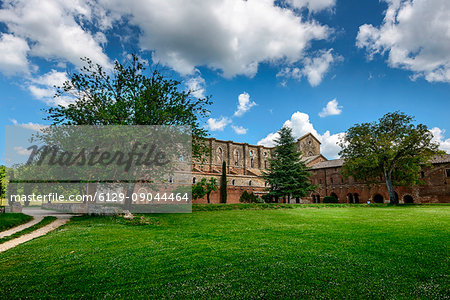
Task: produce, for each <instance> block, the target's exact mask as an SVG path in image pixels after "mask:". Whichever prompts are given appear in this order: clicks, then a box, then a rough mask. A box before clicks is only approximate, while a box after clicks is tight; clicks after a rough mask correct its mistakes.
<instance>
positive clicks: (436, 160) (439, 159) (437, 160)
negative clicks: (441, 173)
mask: <svg viewBox="0 0 450 300" xmlns="http://www.w3.org/2000/svg"><path fill="white" fill-rule="evenodd" d="M448 162H450V154H444V155H436V156H435V157H433V159H432V160H431V163H432V164H443V163H448Z"/></svg>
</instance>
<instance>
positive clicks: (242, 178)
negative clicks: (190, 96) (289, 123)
mask: <svg viewBox="0 0 450 300" xmlns="http://www.w3.org/2000/svg"><path fill="white" fill-rule="evenodd" d="M207 143H208V146H209V148H210V149H211V154H210V155H209V157H207V158H206V159H205V160H204V161H203V162H202V163H194V164H193V169H192V171H193V183H196V182H197V181H198V180H200V179H201V178H203V177H207V178H209V177H215V178H217V182H220V177H221V174H222V163H223V161H225V162H226V166H227V184H228V186H227V193H228V197H227V202H228V203H238V202H239V198H240V196H241V195H242V193H243V192H244V191H248V192H253V193H254V194H256V195H259V196H261V195H263V194H265V193H266V187H267V184H266V182H265V180H264V178H263V177H262V170H264V169H266V168H267V167H268V163H269V162H268V158H269V157H270V155H271V153H272V151H273V148H270V147H264V146H255V145H249V144H246V143H235V142H232V141H221V140H216V139H214V138H210V139H208V141H207ZM297 148H298V150H300V151H301V152H302V154H303V157H302V160H303V161H304V162H305V164H306V166H307V167H308V168H309V169H310V171H311V182H312V183H313V184H316V185H318V186H319V188H318V189H317V190H316V191H315V192H313V193H311V195H309V196H308V197H304V198H302V199H292V200H291V203H296V202H297V203H321V202H322V199H323V197H324V196H335V197H336V198H337V199H338V200H339V202H340V203H365V202H367V201H371V202H372V203H373V202H375V203H383V202H388V199H389V197H388V192H387V188H386V185H385V184H384V182H383V178H380V182H379V183H377V184H372V185H368V184H365V183H362V182H357V181H355V180H354V179H353V178H351V177H350V178H347V179H346V178H344V177H343V176H342V174H341V167H342V165H343V160H342V159H335V160H328V159H326V158H325V157H324V156H323V155H322V154H321V153H320V142H319V140H318V139H317V138H315V137H314V136H313V135H312V134H310V133H309V134H306V135H304V136H303V137H301V138H299V139H298V140H297ZM420 176H421V178H422V180H423V181H424V182H425V184H423V185H417V186H412V187H403V186H398V187H394V189H395V191H396V193H397V195H398V198H399V200H400V203H438V202H441V203H450V155H444V156H439V157H435V158H434V159H433V161H432V166H431V167H427V168H424V169H423V170H422V171H421V173H420ZM211 202H212V203H219V202H220V192H219V191H215V192H213V193H212V194H211ZM194 203H206V198H204V199H199V200H195V201H194Z"/></svg>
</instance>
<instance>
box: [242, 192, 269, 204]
mask: <svg viewBox="0 0 450 300" xmlns="http://www.w3.org/2000/svg"><path fill="white" fill-rule="evenodd" d="M239 202H243V203H264V201H263V200H262V199H261V198H258V197H257V196H256V195H255V194H253V192H252V193H249V192H247V191H244V192H243V193H242V195H241V197H240V198H239Z"/></svg>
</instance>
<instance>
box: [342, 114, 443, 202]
mask: <svg viewBox="0 0 450 300" xmlns="http://www.w3.org/2000/svg"><path fill="white" fill-rule="evenodd" d="M413 121H414V118H413V117H412V116H408V115H406V114H405V113H402V112H398V111H397V112H393V113H387V114H386V115H384V116H383V117H382V118H380V119H379V120H378V122H372V123H362V124H356V125H354V126H353V127H351V128H350V129H348V131H347V132H346V134H345V135H344V136H343V138H341V141H340V144H339V145H340V146H341V147H342V150H341V152H339V155H340V156H341V157H342V158H344V159H345V162H344V165H343V168H342V171H343V174H344V176H346V177H348V176H352V177H354V178H355V179H356V180H361V181H364V182H366V183H369V184H370V183H375V182H378V181H379V178H380V177H381V178H383V177H384V180H385V182H386V186H387V189H388V192H389V201H390V203H391V204H398V199H397V197H396V195H395V191H394V188H393V186H394V185H415V184H418V183H421V180H420V176H419V174H420V170H421V167H422V166H424V165H427V164H430V161H431V158H432V157H433V156H435V155H437V154H444V153H443V152H442V151H439V150H438V147H439V144H437V143H434V142H432V138H433V135H432V133H431V132H430V131H429V130H428V128H427V126H426V125H423V124H418V125H414V124H413V123H412V122H413Z"/></svg>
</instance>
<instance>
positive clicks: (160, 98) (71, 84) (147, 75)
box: [46, 55, 210, 156]
mask: <svg viewBox="0 0 450 300" xmlns="http://www.w3.org/2000/svg"><path fill="white" fill-rule="evenodd" d="M83 60H84V61H85V63H86V65H85V66H84V67H83V68H82V69H81V71H80V72H75V73H73V74H71V75H70V77H69V80H68V81H66V82H65V83H64V84H63V86H61V87H57V93H56V95H55V97H70V98H74V100H75V101H74V102H73V103H72V104H69V105H68V106H61V105H59V106H57V107H51V108H49V109H47V110H46V112H47V118H46V119H47V120H51V121H52V122H53V124H68V125H183V126H186V125H188V126H190V127H191V129H192V135H193V137H195V138H194V143H193V148H192V150H193V154H194V156H200V155H201V153H203V152H204V151H205V147H204V145H203V144H204V143H202V142H200V141H201V139H202V138H203V137H205V136H206V133H207V132H206V130H205V129H204V128H203V127H202V126H201V125H200V120H201V118H202V117H205V116H206V115H207V114H208V113H209V111H208V110H207V109H206V106H207V105H209V104H210V100H209V97H206V98H202V99H197V98H195V97H193V95H192V92H193V91H184V90H183V89H180V84H181V82H179V81H177V80H173V79H170V78H168V77H166V76H165V75H164V74H163V72H161V71H160V70H158V69H154V70H151V71H149V70H147V69H146V66H145V64H144V63H143V62H142V61H141V60H140V59H139V58H138V56H137V55H132V59H131V61H130V62H129V63H128V64H126V65H124V64H121V63H119V62H118V61H116V62H115V64H114V69H113V70H105V69H104V68H102V66H100V65H98V64H94V63H93V62H92V61H91V60H90V59H89V58H84V59H83Z"/></svg>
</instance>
